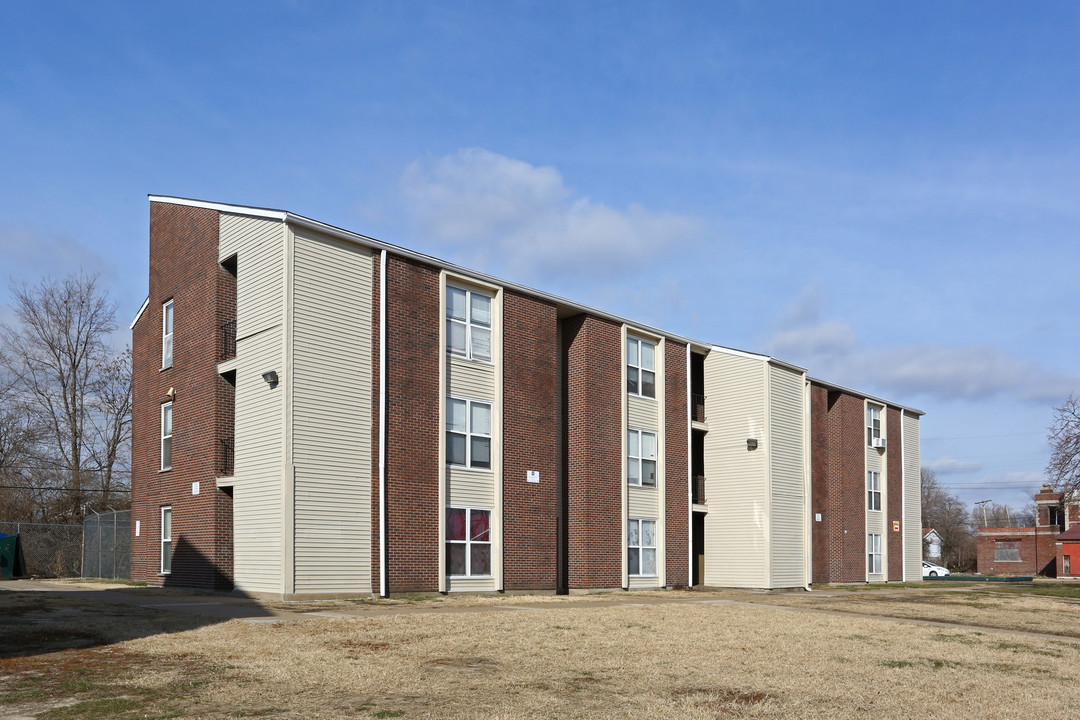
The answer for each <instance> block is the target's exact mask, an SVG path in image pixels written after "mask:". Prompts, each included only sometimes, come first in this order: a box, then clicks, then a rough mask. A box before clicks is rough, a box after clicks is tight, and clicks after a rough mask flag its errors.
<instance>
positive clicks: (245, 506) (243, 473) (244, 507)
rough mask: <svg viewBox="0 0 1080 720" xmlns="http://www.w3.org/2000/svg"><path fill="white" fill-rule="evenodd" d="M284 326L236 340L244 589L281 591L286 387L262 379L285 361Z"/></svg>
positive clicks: (236, 477)
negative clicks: (282, 357)
mask: <svg viewBox="0 0 1080 720" xmlns="http://www.w3.org/2000/svg"><path fill="white" fill-rule="evenodd" d="M281 342H282V337H281V328H280V327H276V328H273V329H271V330H267V331H266V332H263V333H259V334H258V335H255V336H253V337H248V338H244V339H242V340H238V341H237V343H236V357H237V368H236V418H235V432H236V436H235V437H236V445H235V447H236V456H235V466H234V472H233V482H234V487H233V555H234V561H233V565H234V568H235V569H234V581H235V583H236V588H237V589H238V590H244V591H249V590H250V591H254V592H281V590H282V577H281V553H282V547H281V538H282V527H281V524H282V513H281V510H282V508H281V453H282V443H283V433H284V413H285V406H284V389H283V387H282V386H281V385H278V386H277V387H276V388H271V387H270V386H269V385H267V384H266V382H265V381H264V380H263V379H262V373H263V372H264V371H265V370H266V369H268V368H275V367H280V365H281V351H282V350H281Z"/></svg>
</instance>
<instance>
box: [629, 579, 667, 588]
mask: <svg viewBox="0 0 1080 720" xmlns="http://www.w3.org/2000/svg"><path fill="white" fill-rule="evenodd" d="M628 582H629V585H630V588H631V589H632V590H655V589H656V588H658V587H660V578H655V577H630V578H629V579H628Z"/></svg>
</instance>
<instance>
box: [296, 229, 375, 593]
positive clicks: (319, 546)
mask: <svg viewBox="0 0 1080 720" xmlns="http://www.w3.org/2000/svg"><path fill="white" fill-rule="evenodd" d="M293 252H294V255H293V369H292V385H291V390H292V398H293V463H294V464H295V466H296V482H295V489H294V492H295V505H294V507H295V510H294V521H295V525H296V535H295V541H294V558H295V582H296V592H297V593H316V592H362V593H366V592H371V589H372V588H371V418H372V407H371V350H372V328H371V302H372V282H373V277H372V275H373V273H372V260H371V253H370V251H369V250H367V249H366V248H359V247H356V246H354V245H349V244H345V243H343V242H340V241H336V240H331V239H327V238H322V237H319V236H317V235H307V234H297V235H296V236H295V240H294V250H293ZM328 288H332V289H333V290H332V292H328V290H327V289H328ZM287 381H288V380H287V379H286V382H287Z"/></svg>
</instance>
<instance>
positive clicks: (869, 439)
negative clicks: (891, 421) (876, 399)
mask: <svg viewBox="0 0 1080 720" xmlns="http://www.w3.org/2000/svg"><path fill="white" fill-rule="evenodd" d="M880 438H881V410H880V409H879V408H876V407H874V406H873V405H868V406H867V407H866V444H867V445H870V446H871V447H872V446H873V445H874V440H878V439H880Z"/></svg>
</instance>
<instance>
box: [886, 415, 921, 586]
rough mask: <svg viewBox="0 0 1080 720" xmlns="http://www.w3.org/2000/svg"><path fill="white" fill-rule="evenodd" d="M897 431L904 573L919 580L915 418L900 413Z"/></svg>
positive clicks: (917, 454)
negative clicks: (899, 432) (900, 435)
mask: <svg viewBox="0 0 1080 720" xmlns="http://www.w3.org/2000/svg"><path fill="white" fill-rule="evenodd" d="M901 428H902V429H903V435H904V438H903V442H904V448H903V449H904V456H903V458H901V460H902V461H903V463H904V572H905V574H906V575H907V579H908V580H912V581H913V580H921V579H922V504H921V503H922V489H921V476H920V469H921V462H922V459H921V458H920V456H919V416H918V415H912V414H909V413H907V412H904V415H903V418H902V420H901ZM897 440H899V438H897ZM890 442H894V441H893V440H890ZM893 451H894V452H895V451H896V449H895V448H894V449H893Z"/></svg>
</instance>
